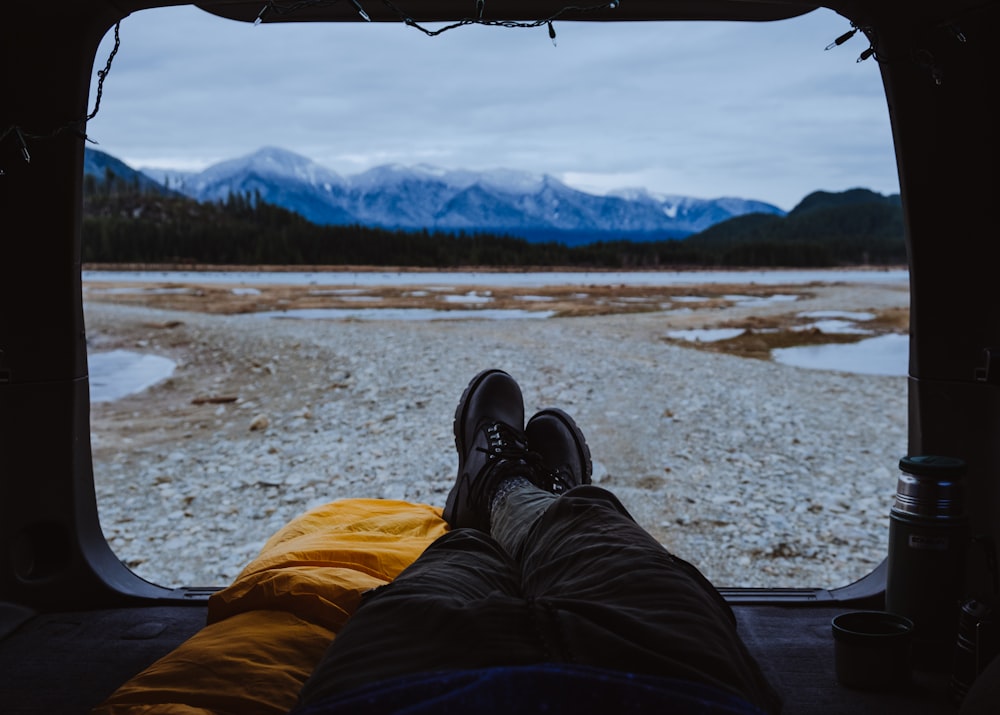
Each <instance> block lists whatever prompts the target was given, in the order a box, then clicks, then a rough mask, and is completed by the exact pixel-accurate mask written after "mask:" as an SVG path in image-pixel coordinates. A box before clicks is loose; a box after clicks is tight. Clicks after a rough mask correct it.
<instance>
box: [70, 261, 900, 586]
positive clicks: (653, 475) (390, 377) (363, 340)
mask: <svg viewBox="0 0 1000 715" xmlns="http://www.w3.org/2000/svg"><path fill="white" fill-rule="evenodd" d="M134 288H135V289H134V290H131V291H130V290H128V289H127V286H123V285H121V284H115V285H113V286H112V285H103V284H88V285H87V286H86V293H85V299H86V320H87V328H88V340H89V346H90V350H91V352H92V353H96V352H101V351H104V350H111V349H116V348H124V349H129V350H134V351H137V352H143V353H153V354H157V355H164V356H167V357H169V358H171V359H173V360H174V361H176V363H177V367H176V369H175V372H174V374H173V375H172V376H171V377H170V378H169V379H167V380H164V381H163V382H161V383H159V384H157V385H155V386H154V387H152V388H149V389H147V390H145V391H143V392H141V393H137V394H134V395H130V396H128V397H125V398H122V399H120V400H116V401H113V402H108V403H96V404H94V406H93V408H92V440H93V447H94V468H95V482H96V487H97V491H98V503H99V508H100V516H101V523H102V527H103V529H104V531H105V534H106V535H107V537H108V539H109V542H110V543H111V545H112V547H113V548H114V550H115V552H116V553H117V554H118V555H119V556H120V557H121V558H122V560H123V561H125V562H126V563H127V564H128V565H129V566H130V567H131V568H133V570H135V571H136V572H137V573H138V574H139V575H141V576H143V577H145V578H147V579H150V580H153V581H156V582H159V583H161V584H164V585H181V584H185V585H225V584H226V583H228V582H229V581H230V580H231V579H232V578H233V577H234V576H235V575H236V574H237V573H238V571H239V570H240V568H241V567H242V566H243V565H244V564H245V563H246V562H247V561H248V560H249V559H251V558H252V557H253V556H254V555H255V554H256V552H257V551H258V549H259V548H260V547H261V545H262V544H263V542H264V540H265V539H266V538H267V537H268V536H269V535H271V534H272V533H273V532H274V531H275V530H276V529H278V528H279V527H280V526H281V525H282V524H284V523H285V522H287V521H288V520H289V519H291V518H292V517H294V516H296V515H297V514H299V513H301V512H303V511H304V510H306V509H308V508H310V507H312V506H315V505H318V504H321V503H324V502H327V501H331V500H335V499H340V498H348V497H380V498H387V499H407V500H411V501H418V502H426V503H430V504H436V505H443V504H444V500H445V497H446V495H447V492H448V490H449V488H450V487H451V484H452V483H453V480H454V470H455V463H456V461H455V460H456V457H455V453H454V446H453V438H452V434H451V422H452V416H453V413H454V408H455V404H456V401H457V400H458V398H459V396H460V394H461V392H462V390H463V389H464V387H465V385H466V384H467V382H468V380H469V379H470V378H471V377H472V376H473V375H474V374H476V373H477V372H478V371H479V370H481V369H483V368H486V367H500V368H503V369H505V370H507V371H509V372H510V373H511V374H512V375H514V377H516V378H517V379H518V381H519V382H520V383H521V385H522V388H523V391H524V395H525V401H526V407H527V410H528V412H529V414H530V413H531V412H532V411H534V410H536V409H539V408H542V407H546V406H558V407H562V408H563V409H566V410H567V411H569V412H570V413H571V414H573V415H574V417H575V418H576V419H577V421H578V422H579V424H580V426H581V427H582V428H583V430H584V432H585V434H586V435H587V438H588V441H589V443H590V446H591V451H592V453H593V456H594V460H595V475H594V479H595V481H596V482H599V483H601V484H603V485H606V486H608V487H609V488H610V489H612V490H614V491H615V493H617V494H618V495H619V496H620V497H621V499H622V501H623V502H624V503H625V504H626V506H627V507H628V508H629V509H630V510H631V511H632V513H633V514H634V515H635V516H636V518H637V520H638V521H639V522H640V523H642V524H643V525H644V526H645V527H646V528H647V529H649V530H650V531H651V532H652V533H653V534H654V535H655V536H656V538H658V539H659V540H660V541H662V542H663V543H664V544H665V545H666V546H667V548H669V549H670V550H672V551H674V552H675V553H677V554H678V555H680V556H682V557H684V558H687V559H689V560H691V561H693V562H694V563H696V564H697V565H699V566H700V567H701V568H702V570H703V571H704V572H705V573H706V575H707V576H708V577H709V578H710V579H712V580H713V581H714V582H715V583H716V584H717V585H720V586H836V585H843V584H846V583H848V582H850V581H852V580H854V579H856V578H858V577H860V576H862V575H863V574H865V573H867V572H868V571H869V570H871V568H873V567H874V566H875V565H876V564H877V563H878V562H879V561H880V560H881V559H882V557H883V555H884V553H885V548H886V537H887V527H888V519H887V515H888V510H889V507H890V506H891V500H892V494H893V491H894V488H895V480H896V463H897V461H898V459H899V457H900V456H901V455H902V454H904V453H905V448H906V429H905V428H906V380H905V378H903V377H883V376H868V375H855V374H845V373H839V372H833V371H823V370H806V369H799V368H792V367H786V366H782V365H779V364H776V363H774V362H772V361H770V360H769V359H767V358H768V351H769V350H770V349H771V348H773V347H778V346H786V345H790V344H798V343H802V342H827V341H839V340H844V339H850V340H855V339H857V338H858V337H859V336H851V337H848V338H845V337H844V336H843V335H836V334H827V333H824V332H822V331H820V330H815V329H813V330H804V331H803V330H798V331H796V330H792V328H793V327H795V326H797V325H801V324H802V323H804V322H806V321H805V319H803V318H802V317H799V314H800V313H802V312H805V311H811V310H819V309H823V310H846V311H870V312H871V313H873V314H874V315H875V316H876V317H875V318H873V319H872V320H869V321H866V322H865V326H866V327H868V328H870V329H872V330H874V331H876V332H905V330H906V318H907V314H906V308H907V305H908V294H907V291H906V289H905V286H902V287H901V286H899V285H881V284H878V283H871V284H868V283H865V284H853V285H850V284H840V283H837V282H836V278H835V276H832V277H831V282H830V283H823V284H814V285H809V286H774V287H767V288H763V287H760V286H745V285H744V286H740V285H731V286H702V287H698V288H697V289H694V288H691V287H687V288H683V289H672V288H668V289H660V288H657V289H652V288H645V289H624V288H621V289H607V290H606V289H598V288H596V287H593V286H589V287H588V286H576V287H573V288H572V289H566V288H559V289H552V290H540V289H537V288H535V289H531V290H527V289H520V292H518V290H519V289H498V288H491V287H489V286H483V287H481V288H478V289H467V288H461V289H458V292H459V293H461V294H462V295H465V296H466V297H467V298H468V301H467V303H468V304H472V303H473V302H474V298H483V297H487V298H488V299H489V301H490V305H491V307H504V306H516V307H518V308H521V309H525V308H527V309H532V310H535V309H538V310H541V309H544V310H549V311H554V313H555V315H554V317H549V318H546V319H534V320H532V319H515V320H455V321H433V322H432V321H359V320H277V319H273V318H265V317H260V316H259V315H257V314H256V313H257V312H260V311H263V310H268V309H274V308H277V307H281V308H289V307H293V308H294V307H320V306H322V307H331V306H334V307H336V306H346V305H348V304H350V305H352V306H353V307H357V305H358V303H359V302H363V301H364V300H365V299H366V298H365V297H364V296H359V293H358V291H356V290H354V291H350V292H348V291H347V290H346V289H345V290H344V291H340V292H337V291H331V290H323V291H317V290H315V289H314V288H313V289H310V288H307V287H299V288H293V287H289V286H279V285H276V286H274V287H264V288H255V289H253V290H237V291H234V290H233V288H232V287H231V286H197V287H192V286H190V285H172V284H169V285H168V284H164V285H159V286H157V287H156V290H153V289H152V288H151V287H150V286H148V285H144V286H136V287H134ZM443 292H447V291H443ZM734 294H740V295H742V296H746V295H748V294H752V295H753V296H754V297H757V298H760V299H761V300H759V301H757V303H756V304H753V301H742V300H737V299H734V298H733V296H734ZM774 294H778V295H783V296H786V299H784V300H777V301H774V300H772V301H768V300H765V299H766V298H767V296H769V295H774ZM790 296H794V299H793V298H791V297H790ZM441 299H442V290H440V289H438V290H436V291H430V290H424V289H422V288H411V289H408V290H399V289H391V290H389V289H387V290H384V291H376V292H373V293H372V294H371V295H368V296H367V300H368V301H369V303H376V302H377V304H378V305H387V306H388V305H391V306H394V307H419V306H421V305H423V306H426V305H428V304H429V303H428V301H436V303H435V305H437V306H438V307H441ZM392 301H396V303H393V302H392ZM449 305H450V306H454V307H456V308H457V307H463V306H462V304H461V301H460V300H458V301H456V302H454V303H449ZM464 307H468V305H465V306H464ZM719 326H729V327H733V326H736V327H742V328H746V329H747V330H746V331H745V332H744V333H743V334H742V335H740V336H739V337H738V338H735V339H733V340H729V341H722V342H719V343H705V344H702V345H697V344H692V343H687V342H682V341H678V340H672V339H670V338H668V337H667V333H668V332H669V331H671V330H675V329H678V328H708V327H719Z"/></svg>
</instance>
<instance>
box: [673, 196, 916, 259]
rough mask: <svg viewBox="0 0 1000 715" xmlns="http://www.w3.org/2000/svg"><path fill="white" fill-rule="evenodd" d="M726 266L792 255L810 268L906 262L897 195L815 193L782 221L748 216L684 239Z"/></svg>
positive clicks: (769, 217) (754, 215)
mask: <svg viewBox="0 0 1000 715" xmlns="http://www.w3.org/2000/svg"><path fill="white" fill-rule="evenodd" d="M685 244H687V245H688V246H689V247H690V248H692V249H700V250H703V251H706V252H713V253H715V254H716V255H718V256H720V257H722V258H721V260H724V261H726V262H735V263H742V262H751V264H755V265H759V264H760V262H761V261H765V260H770V259H768V258H766V257H767V256H770V257H771V259H773V261H774V262H775V264H782V263H784V262H785V257H790V256H793V255H794V256H797V257H798V258H799V259H800V260H808V261H809V262H810V263H812V264H814V265H823V264H826V265H838V264H843V263H874V264H902V263H906V261H907V256H906V245H905V242H904V234H903V208H902V203H901V201H900V197H899V195H898V194H892V195H890V196H883V195H882V194H878V193H875V192H873V191H869V190H868V189H850V190H848V191H843V192H839V193H831V192H827V191H816V192H814V193H811V194H809V195H808V196H806V197H805V198H804V199H802V201H801V202H799V204H798V205H797V206H796V207H795V208H793V209H792V210H791V211H789V212H788V214H787V215H786V216H773V215H766V214H748V215H745V216H739V217H736V218H732V219H729V220H728V221H723V222H721V223H718V224H716V225H714V226H712V227H711V228H708V229H706V230H705V231H702V232H701V233H699V234H697V235H694V236H690V237H688V238H687V239H686V240H685Z"/></svg>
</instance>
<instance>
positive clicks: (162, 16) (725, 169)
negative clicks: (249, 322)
mask: <svg viewBox="0 0 1000 715" xmlns="http://www.w3.org/2000/svg"><path fill="white" fill-rule="evenodd" d="M845 29H847V22H846V21H845V20H843V19H842V18H840V17H838V16H836V15H834V14H833V13H829V12H826V11H820V12H816V13H812V14H810V15H808V16H805V17H803V18H798V19H795V20H790V21H786V22H782V23H764V24H757V23H755V24H738V23H685V24H669V25H668V24H655V25H654V24H639V23H635V24H633V23H607V24H589V23H569V22H564V23H557V24H556V30H557V32H558V37H557V42H558V46H557V47H553V46H552V44H551V42H550V41H549V38H548V35H547V33H546V31H545V29H544V28H537V29H532V30H521V29H517V30H512V29H502V28H482V27H466V28H460V29H457V30H454V31H452V32H448V33H445V34H443V35H441V36H439V37H436V38H428V37H426V36H424V35H423V34H421V33H419V32H416V31H414V30H413V29H412V28H407V27H405V26H403V25H401V24H400V25H396V24H393V25H374V24H373V25H368V24H350V25H321V24H309V23H305V24H291V25H280V26H279V25H262V26H260V27H252V26H250V25H247V24H243V23H235V22H230V21H226V20H222V19H219V18H215V17H213V16H211V15H207V14H205V13H203V12H201V11H199V10H196V9H193V8H167V9H163V10H151V11H146V12H143V13H137V14H135V15H133V16H130V17H128V18H126V19H125V20H124V21H123V23H122V30H121V37H122V47H121V50H120V52H119V56H118V58H117V59H116V62H115V65H114V67H113V69H112V72H111V74H110V75H109V77H108V79H107V81H106V83H105V94H104V98H103V102H102V109H101V113H100V114H99V115H98V117H97V118H96V119H95V120H94V121H93V122H91V125H90V126H89V127H88V133H89V134H90V135H91V136H92V137H94V138H95V139H96V140H98V141H99V142H100V144H101V148H102V149H104V150H105V151H109V152H110V153H112V154H115V155H117V156H119V157H121V158H123V159H125V160H126V161H129V162H130V163H133V164H140V165H142V164H158V165H167V164H170V165H175V166H200V165H205V164H207V163H209V162H211V161H215V160H218V159H222V158H230V157H234V156H238V155H241V154H245V153H248V152H250V151H253V150H255V149H256V148H258V147H260V146H264V145H273V146H282V147H285V148H288V149H291V150H293V151H299V152H301V153H303V154H306V155H308V156H310V157H312V158H314V159H316V160H317V161H320V162H321V163H324V164H326V165H328V166H330V167H331V168H333V169H335V170H337V171H341V172H343V173H354V172H356V171H359V170H362V169H365V168H368V167H370V166H373V165H376V164H379V163H386V162H401V163H418V162H426V163H431V164H437V165H440V166H446V167H464V168H495V167H508V168H515V169H524V170H528V171H535V172H545V173H551V174H554V175H557V176H563V177H566V178H567V179H570V180H575V181H576V182H577V183H578V184H580V185H582V186H583V188H589V189H595V190H596V189H608V188H612V187H615V186H620V185H621V184H620V183H619V182H626V183H627V184H631V185H634V184H635V183H637V182H638V183H641V184H643V185H645V186H646V188H648V189H650V190H653V191H659V192H665V193H676V194H687V195H692V196H705V197H711V196H723V195H737V196H743V197H746V198H756V199H762V200H766V201H771V202H773V203H776V204H778V205H780V206H782V207H784V208H791V207H792V206H793V205H794V204H795V203H797V202H798V201H799V200H800V199H801V198H802V197H803V196H805V195H806V194H807V193H809V192H810V191H812V190H815V189H827V190H841V189H845V188H850V187H853V186H866V187H869V188H872V189H874V190H877V191H882V192H890V191H897V190H898V183H897V179H896V173H895V164H894V158H893V152H892V146H891V138H890V135H889V121H888V115H887V111H886V107H885V100H884V97H883V94H882V88H881V84H880V79H879V76H878V68H877V66H876V65H875V63H874V61H869V62H866V63H860V64H859V63H856V62H855V58H856V57H857V55H858V53H860V51H861V50H862V49H864V44H863V40H862V39H860V36H859V38H858V39H855V40H853V41H852V42H851V43H848V44H847V45H844V46H843V47H840V48H836V49H835V50H833V51H830V52H824V50H823V48H824V47H825V45H826V44H827V43H829V42H830V41H831V40H832V39H833V38H834V37H836V36H837V35H839V34H841V33H842V32H843V31H844V30H845ZM109 47H110V42H109V41H108V40H106V42H105V43H104V44H103V45H102V49H101V50H100V51H99V53H98V57H97V60H96V64H97V65H98V66H102V65H103V60H104V56H105V55H104V54H103V53H105V52H107V50H108V48H109Z"/></svg>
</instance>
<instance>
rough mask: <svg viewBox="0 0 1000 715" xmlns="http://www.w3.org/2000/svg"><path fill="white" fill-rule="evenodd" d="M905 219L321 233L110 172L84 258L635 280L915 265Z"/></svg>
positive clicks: (92, 198) (89, 205) (327, 229)
mask: <svg viewBox="0 0 1000 715" xmlns="http://www.w3.org/2000/svg"><path fill="white" fill-rule="evenodd" d="M868 193H870V192H868ZM834 196H837V197H840V196H841V195H834ZM872 196H876V197H879V195H877V194H873V195H872ZM879 198H880V199H882V198H884V197H879ZM803 203H804V204H805V202H803ZM893 208H894V205H893V204H892V202H886V201H881V202H878V201H874V202H873V201H868V202H861V203H856V204H854V205H853V206H852V207H849V208H848V207H843V206H834V207H829V206H827V205H826V204H823V203H821V205H820V206H819V207H813V208H811V209H810V210H809V211H805V212H803V213H802V214H801V215H800V216H796V212H795V211H793V212H792V213H790V214H789V215H788V217H786V218H781V217H775V216H767V215H764V214H753V215H748V216H743V217H739V218H736V219H733V220H731V221H727V222H725V223H724V224H719V225H717V226H714V227H712V228H711V229H709V230H708V231H705V232H703V233H701V234H698V235H696V236H691V237H689V238H687V239H682V240H664V241H649V242H634V241H625V240H622V241H601V242H596V243H590V244H585V245H579V246H567V245H564V244H561V243H558V242H545V243H532V242H529V241H527V240H524V239H521V238H517V237H512V236H508V235H495V234H489V233H473V234H466V233H457V234H455V233H449V232H443V231H428V230H423V231H404V230H388V229H380V228H374V227H368V226H357V225H354V226H320V225H317V224H314V223H311V222H309V221H307V220H306V219H305V218H303V217H302V216H300V215H298V214H296V213H294V212H291V211H288V210H286V209H283V208H281V207H279V206H275V205H273V204H269V203H267V202H266V201H263V200H262V199H261V197H260V196H259V195H258V194H254V193H245V194H232V195H230V196H229V197H228V198H227V199H226V200H225V201H218V202H198V201H194V200H193V199H190V198H187V197H184V196H181V195H179V194H175V193H171V192H168V191H163V190H162V189H159V188H155V187H150V186H148V185H147V186H143V185H140V184H139V182H138V181H137V180H135V179H133V180H131V181H130V180H125V179H122V178H120V177H117V176H116V175H114V173H112V172H110V171H106V172H105V176H104V177H101V178H98V177H95V176H92V175H88V176H86V177H85V179H84V218H83V247H82V252H83V260H84V262H86V263H198V264H218V265H259V264H273V265H374V266H412V267H428V268H430V267H459V266H569V267H593V268H626V269H627V268H651V267H671V266H674V267H676V266H757V267H775V266H785V267H829V266H837V265H856V264H862V263H864V264H899V263H905V261H906V256H905V248H904V246H903V240H902V218H901V212H900V210H899V207H898V204H897V205H895V214H894V213H893ZM817 217H818V218H817ZM727 227H728V228H727Z"/></svg>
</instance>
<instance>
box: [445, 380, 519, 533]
mask: <svg viewBox="0 0 1000 715" xmlns="http://www.w3.org/2000/svg"><path fill="white" fill-rule="evenodd" d="M453 429H454V432H455V448H456V449H457V450H458V478H457V479H456V481H455V486H454V487H452V489H451V492H449V494H448V500H447V502H446V503H445V507H444V519H445V521H447V522H448V524H449V525H450V526H451V527H452V528H453V529H457V528H460V527H472V528H475V529H479V530H481V531H486V532H489V529H490V513H489V502H490V498H491V497H492V496H493V492H494V491H496V488H497V486H499V484H500V482H502V481H503V480H504V479H506V478H508V477H516V476H523V477H527V478H529V479H530V471H531V470H530V468H529V467H528V464H527V461H526V460H527V457H528V448H527V444H526V442H525V438H524V400H523V398H522V396H521V388H520V387H519V386H518V384H517V382H515V381H514V378H512V377H511V376H510V375H508V374H507V373H506V372H504V371H503V370H484V371H483V372H481V373H479V374H478V375H476V376H475V377H474V378H473V379H472V382H470V383H469V386H468V387H467V388H466V389H465V392H463V393H462V399H461V400H459V402H458V407H457V408H456V410H455V422H454V425H453Z"/></svg>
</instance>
